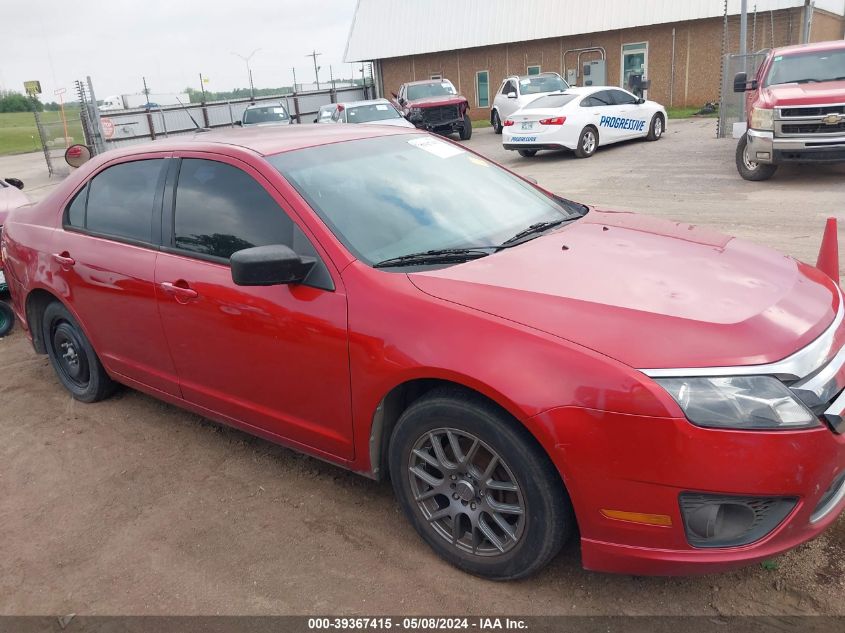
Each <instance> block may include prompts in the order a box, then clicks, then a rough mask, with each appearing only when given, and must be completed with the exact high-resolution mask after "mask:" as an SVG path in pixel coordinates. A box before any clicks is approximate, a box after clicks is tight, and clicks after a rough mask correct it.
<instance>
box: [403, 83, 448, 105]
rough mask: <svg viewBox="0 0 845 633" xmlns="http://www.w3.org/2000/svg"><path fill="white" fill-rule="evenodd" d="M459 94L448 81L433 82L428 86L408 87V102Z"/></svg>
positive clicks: (416, 85)
mask: <svg viewBox="0 0 845 633" xmlns="http://www.w3.org/2000/svg"><path fill="white" fill-rule="evenodd" d="M453 94H457V93H456V92H455V87H454V86H453V85H452V84H451V83H449V82H448V81H433V82H431V83H428V84H415V85H412V86H408V100H409V101H416V100H417V99H425V98H426V97H443V96H447V95H453Z"/></svg>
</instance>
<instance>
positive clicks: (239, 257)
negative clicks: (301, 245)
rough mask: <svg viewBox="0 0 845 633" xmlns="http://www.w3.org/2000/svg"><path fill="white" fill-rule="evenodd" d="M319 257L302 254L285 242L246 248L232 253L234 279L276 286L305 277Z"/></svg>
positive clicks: (246, 284) (241, 283)
mask: <svg viewBox="0 0 845 633" xmlns="http://www.w3.org/2000/svg"><path fill="white" fill-rule="evenodd" d="M316 261H317V260H315V259H314V258H313V257H300V256H299V255H297V254H296V253H294V252H293V251H292V250H291V249H290V248H289V247H287V246H284V245H282V244H272V245H270V246H256V247H254V248H245V249H244V250H242V251H237V252H236V253H233V254H232V257H231V259H230V260H229V263H230V265H231V267H232V281H234V282H235V285H238V286H277V285H281V284H296V283H299V282H301V281H303V280H304V279H305V278H306V277H307V276H308V273H309V272H310V271H311V269H312V268H313V267H314V264H315V263H316Z"/></svg>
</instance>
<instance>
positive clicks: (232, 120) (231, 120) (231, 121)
mask: <svg viewBox="0 0 845 633" xmlns="http://www.w3.org/2000/svg"><path fill="white" fill-rule="evenodd" d="M226 105H227V106H229V127H235V115H234V114H233V113H232V102H231V101H229V100H228V99H227V100H226Z"/></svg>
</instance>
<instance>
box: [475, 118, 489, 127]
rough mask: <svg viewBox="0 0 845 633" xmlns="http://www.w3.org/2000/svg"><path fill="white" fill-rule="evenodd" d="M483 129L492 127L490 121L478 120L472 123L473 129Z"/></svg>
mask: <svg viewBox="0 0 845 633" xmlns="http://www.w3.org/2000/svg"><path fill="white" fill-rule="evenodd" d="M482 127H490V119H476V120H474V121H473V122H472V129H473V130H475V129H478V128H482Z"/></svg>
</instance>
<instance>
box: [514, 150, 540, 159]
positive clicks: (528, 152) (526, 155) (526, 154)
mask: <svg viewBox="0 0 845 633" xmlns="http://www.w3.org/2000/svg"><path fill="white" fill-rule="evenodd" d="M516 151H517V153H518V154H519V155H520V156H522V157H523V158H531V157H532V156H536V155H537V150H536V149H518V150H516Z"/></svg>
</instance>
